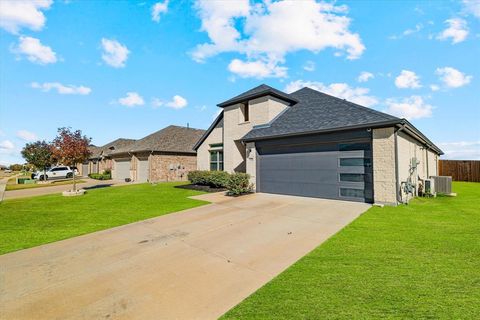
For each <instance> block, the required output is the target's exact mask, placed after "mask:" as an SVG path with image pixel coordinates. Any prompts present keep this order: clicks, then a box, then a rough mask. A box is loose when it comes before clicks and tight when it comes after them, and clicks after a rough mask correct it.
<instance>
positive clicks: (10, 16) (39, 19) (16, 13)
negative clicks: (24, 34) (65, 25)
mask: <svg viewBox="0 0 480 320" xmlns="http://www.w3.org/2000/svg"><path fill="white" fill-rule="evenodd" d="M52 3H53V1H52V0H31V1H28V0H23V1H18V0H17V1H13V0H11V1H8V0H2V1H0V27H1V28H3V29H5V30H7V31H8V32H10V33H14V34H17V33H18V32H19V31H20V29H21V28H28V29H30V30H34V31H39V30H41V29H42V28H43V26H44V25H45V20H46V18H45V15H44V14H43V12H42V11H41V10H47V9H49V8H50V6H51V5H52Z"/></svg>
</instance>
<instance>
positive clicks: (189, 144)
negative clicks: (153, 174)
mask: <svg viewBox="0 0 480 320" xmlns="http://www.w3.org/2000/svg"><path fill="white" fill-rule="evenodd" d="M204 132H205V130H201V129H193V128H186V127H179V126H168V127H166V128H163V129H162V130H159V131H157V132H154V133H152V134H150V135H148V136H146V137H144V138H142V139H139V140H137V141H135V143H133V144H131V145H130V146H128V147H126V148H121V149H118V150H115V151H114V152H112V154H117V153H125V152H140V151H162V152H181V153H195V151H194V150H193V146H194V145H195V143H196V142H197V141H198V139H200V137H201V136H202V135H203V134H204Z"/></svg>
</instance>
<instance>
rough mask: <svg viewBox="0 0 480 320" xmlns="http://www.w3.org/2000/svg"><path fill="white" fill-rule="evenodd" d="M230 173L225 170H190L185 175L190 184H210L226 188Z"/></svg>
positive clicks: (214, 186) (213, 186)
mask: <svg viewBox="0 0 480 320" xmlns="http://www.w3.org/2000/svg"><path fill="white" fill-rule="evenodd" d="M229 176H230V174H229V173H228V172H225V171H206V170H195V171H190V172H189V173H188V175H187V178H188V180H189V181H190V183H192V184H198V185H202V186H210V187H212V188H226V187H227V184H228V178H229Z"/></svg>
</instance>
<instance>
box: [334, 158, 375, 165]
mask: <svg viewBox="0 0 480 320" xmlns="http://www.w3.org/2000/svg"><path fill="white" fill-rule="evenodd" d="M371 165H372V162H371V159H370V158H340V167H370V166H371Z"/></svg>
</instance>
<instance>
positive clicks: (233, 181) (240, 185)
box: [227, 172, 253, 196]
mask: <svg viewBox="0 0 480 320" xmlns="http://www.w3.org/2000/svg"><path fill="white" fill-rule="evenodd" d="M227 188H228V194H229V195H232V196H238V195H241V194H245V193H250V192H252V191H253V185H252V184H251V183H250V175H249V174H246V173H239V172H237V173H233V174H231V175H230V177H229V179H228V183H227Z"/></svg>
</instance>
